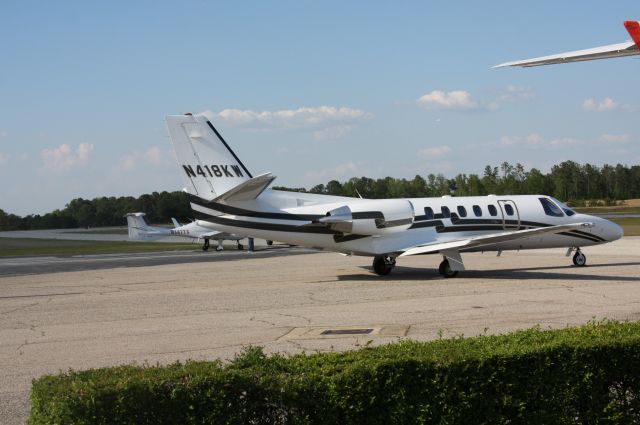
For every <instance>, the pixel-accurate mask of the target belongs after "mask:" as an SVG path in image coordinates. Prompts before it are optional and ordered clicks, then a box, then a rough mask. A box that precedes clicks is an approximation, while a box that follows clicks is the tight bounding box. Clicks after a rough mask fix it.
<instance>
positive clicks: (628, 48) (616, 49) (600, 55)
mask: <svg viewBox="0 0 640 425" xmlns="http://www.w3.org/2000/svg"><path fill="white" fill-rule="evenodd" d="M624 27H625V28H626V29H627V32H628V33H629V35H630V36H631V40H629V41H625V42H624V43H618V44H609V45H607V46H601V47H593V48H591V49H584V50H576V51H573V52H566V53H559V54H557V55H550V56H542V57H539V58H532V59H524V60H519V61H513V62H506V63H501V64H500V65H496V66H494V68H502V67H505V66H521V67H530V66H540V65H554V64H558V63H567V62H582V61H590V60H595V59H607V58H617V57H620V56H633V55H640V22H638V21H625V23H624Z"/></svg>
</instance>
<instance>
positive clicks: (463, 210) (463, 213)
mask: <svg viewBox="0 0 640 425" xmlns="http://www.w3.org/2000/svg"><path fill="white" fill-rule="evenodd" d="M458 215H459V216H460V217H466V216H467V210H466V208H465V207H463V206H462V205H458Z"/></svg>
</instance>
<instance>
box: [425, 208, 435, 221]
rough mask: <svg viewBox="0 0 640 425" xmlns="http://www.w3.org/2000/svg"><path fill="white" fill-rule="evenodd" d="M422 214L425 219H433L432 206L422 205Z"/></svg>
mask: <svg viewBox="0 0 640 425" xmlns="http://www.w3.org/2000/svg"><path fill="white" fill-rule="evenodd" d="M424 215H425V218H426V219H427V220H433V208H431V207H424Z"/></svg>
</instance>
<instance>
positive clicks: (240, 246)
mask: <svg viewBox="0 0 640 425" xmlns="http://www.w3.org/2000/svg"><path fill="white" fill-rule="evenodd" d="M238 249H239V250H240V251H242V250H243V249H244V245H242V244H241V243H239V244H238Z"/></svg>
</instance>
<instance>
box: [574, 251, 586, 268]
mask: <svg viewBox="0 0 640 425" xmlns="http://www.w3.org/2000/svg"><path fill="white" fill-rule="evenodd" d="M573 265H574V266H578V267H584V266H586V265H587V256H586V255H584V254H583V253H582V251H580V250H578V251H576V253H575V255H574V256H573Z"/></svg>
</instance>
